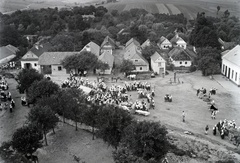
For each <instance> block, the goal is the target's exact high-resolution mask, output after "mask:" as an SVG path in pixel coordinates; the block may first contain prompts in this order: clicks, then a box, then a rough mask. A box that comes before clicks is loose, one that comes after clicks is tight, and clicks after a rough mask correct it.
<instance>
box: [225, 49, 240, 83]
mask: <svg viewBox="0 0 240 163" xmlns="http://www.w3.org/2000/svg"><path fill="white" fill-rule="evenodd" d="M221 72H222V74H223V75H224V76H226V77H227V78H228V79H230V80H231V81H232V82H233V83H235V84H236V85H237V86H240V45H237V46H235V47H234V48H233V49H232V50H229V51H228V52H227V53H226V54H224V55H223V56H222V70H221Z"/></svg>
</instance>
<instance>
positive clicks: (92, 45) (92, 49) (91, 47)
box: [80, 41, 100, 57]
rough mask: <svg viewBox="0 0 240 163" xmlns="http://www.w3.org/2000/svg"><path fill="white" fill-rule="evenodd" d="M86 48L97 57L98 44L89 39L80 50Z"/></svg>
mask: <svg viewBox="0 0 240 163" xmlns="http://www.w3.org/2000/svg"><path fill="white" fill-rule="evenodd" d="M88 48H89V50H90V52H91V53H93V54H95V55H96V56H97V57H98V56H99V53H100V46H98V44H96V43H95V42H92V41H91V42H89V43H88V44H87V45H85V46H84V47H83V49H82V50H81V51H80V52H82V51H87V49H88Z"/></svg>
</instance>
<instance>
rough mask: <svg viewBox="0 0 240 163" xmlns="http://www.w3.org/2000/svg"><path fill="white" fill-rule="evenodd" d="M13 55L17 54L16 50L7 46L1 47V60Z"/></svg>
mask: <svg viewBox="0 0 240 163" xmlns="http://www.w3.org/2000/svg"><path fill="white" fill-rule="evenodd" d="M11 55H16V53H15V52H13V51H11V50H10V49H9V48H7V47H6V46H2V47H0V60H2V59H4V58H7V57H9V56H11Z"/></svg>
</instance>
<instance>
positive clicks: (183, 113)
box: [182, 111, 185, 122]
mask: <svg viewBox="0 0 240 163" xmlns="http://www.w3.org/2000/svg"><path fill="white" fill-rule="evenodd" d="M182 121H183V122H185V112H184V111H182Z"/></svg>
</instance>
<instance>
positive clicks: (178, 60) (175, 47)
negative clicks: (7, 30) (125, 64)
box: [21, 34, 194, 75]
mask: <svg viewBox="0 0 240 163" xmlns="http://www.w3.org/2000/svg"><path fill="white" fill-rule="evenodd" d="M150 44H151V42H150V40H146V41H145V42H144V43H143V44H142V45H141V44H140V43H139V42H138V41H137V40H136V39H134V38H131V39H130V40H129V41H128V42H127V43H126V44H125V47H123V48H121V51H122V53H123V59H125V60H131V61H132V62H133V64H134V66H135V68H136V69H135V70H134V71H135V72H145V71H149V69H150V68H151V69H152V70H153V71H154V72H155V73H157V74H165V71H166V62H167V61H168V60H169V61H170V62H171V63H173V64H174V65H175V67H190V66H191V64H192V60H193V57H194V55H193V54H191V52H190V51H188V50H187V49H186V47H187V44H186V42H185V41H184V40H183V39H182V38H181V37H179V36H178V34H176V35H175V36H174V37H173V38H172V39H171V40H170V41H169V40H167V39H166V38H165V37H161V39H160V42H159V44H158V46H159V48H160V49H163V50H166V49H169V48H171V50H170V51H169V52H168V56H169V58H166V57H163V55H165V53H166V51H165V52H164V54H163V53H162V54H161V53H160V54H159V53H158V52H155V53H154V54H153V55H152V56H151V61H150V63H149V62H148V61H147V60H146V59H145V58H144V57H143V56H142V50H143V49H144V48H145V47H146V46H150ZM50 48H51V45H50V44H49V43H40V42H37V43H36V44H35V45H34V46H33V47H32V48H31V49H30V50H29V51H28V52H27V53H26V54H25V55H24V56H23V57H22V59H21V67H22V68H35V69H36V70H38V71H39V72H42V73H51V74H56V75H59V74H66V73H69V72H68V71H67V70H65V69H64V68H63V66H62V65H61V61H62V60H63V59H64V58H65V57H67V56H70V55H74V54H76V53H81V52H82V51H88V52H91V53H93V54H95V55H96V56H97V57H98V59H99V60H100V61H102V62H104V63H107V64H108V65H109V69H108V70H105V71H104V73H105V74H111V72H112V68H113V65H114V55H113V53H114V52H115V51H116V49H119V46H118V44H117V43H116V42H115V41H114V40H113V39H112V38H110V37H109V36H107V37H105V39H104V40H103V42H102V44H101V45H100V46H99V45H97V44H96V43H94V42H92V41H91V42H89V43H88V44H87V45H85V46H84V47H83V49H82V50H81V51H80V52H48V50H49V49H50ZM117 55H118V54H117ZM149 65H151V66H149ZM98 71H100V70H97V72H98Z"/></svg>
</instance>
